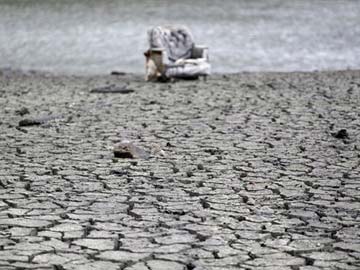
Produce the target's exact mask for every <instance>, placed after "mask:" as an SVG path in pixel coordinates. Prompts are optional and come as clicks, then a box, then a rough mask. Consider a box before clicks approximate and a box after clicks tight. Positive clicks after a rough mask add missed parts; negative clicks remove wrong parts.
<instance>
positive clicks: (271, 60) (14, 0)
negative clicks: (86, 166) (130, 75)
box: [0, 0, 360, 74]
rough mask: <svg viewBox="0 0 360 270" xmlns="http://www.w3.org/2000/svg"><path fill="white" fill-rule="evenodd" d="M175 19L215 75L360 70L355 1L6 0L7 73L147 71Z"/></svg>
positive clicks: (2, 43) (2, 38)
mask: <svg viewBox="0 0 360 270" xmlns="http://www.w3.org/2000/svg"><path fill="white" fill-rule="evenodd" d="M169 23H175V24H176V23H181V24H186V25H187V26H189V27H190V28H191V29H192V31H193V34H194V36H195V39H196V41H197V43H200V44H206V45H208V46H209V47H210V53H211V61H212V65H213V71H215V72H238V71H294V70H304V71H305V70H306V71H307V70H319V69H346V68H360V2H359V1H357V0H341V1H340V0H327V1H320V0H319V1H313V0H292V1H290V0H287V1H286V0H267V1H260V0H254V1H248V0H242V1H241V0H226V1H211V0H199V1H196V2H195V1H190V0H183V1H165V0H142V1H131V0H118V1H116V0H105V1H96V0H82V1H67V0H62V1H55V0H26V1H24V0H0V68H4V67H5V68H6V67H11V68H21V69H35V70H47V71H52V72H59V73H77V74H96V73H99V74H101V73H109V72H110V71H111V70H121V71H126V72H135V73H141V72H143V70H144V57H143V54H142V52H143V51H145V50H146V48H147V40H146V31H147V29H149V28H150V27H151V26H156V25H161V24H169Z"/></svg>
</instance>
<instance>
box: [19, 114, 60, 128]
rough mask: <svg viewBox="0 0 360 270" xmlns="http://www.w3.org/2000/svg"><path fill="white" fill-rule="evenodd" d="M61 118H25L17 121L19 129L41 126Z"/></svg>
mask: <svg viewBox="0 0 360 270" xmlns="http://www.w3.org/2000/svg"><path fill="white" fill-rule="evenodd" d="M60 118H62V117H61V116H45V117H38V118H25V119H23V120H20V121H19V127H26V126H39V125H41V124H45V123H47V122H49V121H51V120H55V119H60Z"/></svg>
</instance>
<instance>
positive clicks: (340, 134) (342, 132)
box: [331, 129, 349, 140]
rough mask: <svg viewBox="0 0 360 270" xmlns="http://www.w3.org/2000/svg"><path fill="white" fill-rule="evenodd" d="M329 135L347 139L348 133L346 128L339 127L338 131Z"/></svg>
mask: <svg viewBox="0 0 360 270" xmlns="http://www.w3.org/2000/svg"><path fill="white" fill-rule="evenodd" d="M331 135H332V136H333V137H334V138H336V139H342V140H344V139H349V134H348V132H347V130H346V129H340V130H339V131H338V132H335V133H331Z"/></svg>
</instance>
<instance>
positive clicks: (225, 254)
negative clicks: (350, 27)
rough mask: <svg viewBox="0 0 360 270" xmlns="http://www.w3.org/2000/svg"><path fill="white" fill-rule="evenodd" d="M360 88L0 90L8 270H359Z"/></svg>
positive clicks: (40, 84)
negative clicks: (38, 116) (32, 123)
mask: <svg viewBox="0 0 360 270" xmlns="http://www.w3.org/2000/svg"><path fill="white" fill-rule="evenodd" d="M359 78H360V71H346V72H316V73H306V72H303V73H296V72H295V73H257V74H248V73H246V74H245V73H244V74H237V75H226V78H225V79H223V78H222V76H220V75H214V76H213V77H211V78H210V79H209V80H208V81H207V82H206V83H205V82H203V81H202V80H201V81H196V82H194V81H178V82H176V83H175V84H156V83H154V84H148V83H145V82H143V79H142V78H141V77H140V76H139V77H137V76H132V75H129V74H125V75H123V76H122V77H121V81H122V83H124V84H126V83H127V82H130V83H131V85H132V86H134V89H137V90H136V94H133V95H131V98H128V97H129V96H123V95H121V94H114V95H111V94H108V95H107V94H104V95H102V94H91V93H90V92H89V91H81V89H91V88H92V87H93V86H94V85H111V84H114V85H119V80H120V78H119V77H117V76H110V75H108V76H94V77H85V78H84V77H61V76H59V77H54V76H41V75H34V74H32V75H28V76H25V75H21V76H20V75H12V76H11V75H9V76H6V77H4V76H3V77H1V75H0V91H2V90H3V91H2V92H1V101H2V102H3V103H4V104H5V105H4V106H0V112H1V116H2V117H1V122H2V125H1V134H0V149H1V158H0V269H6V270H8V269H9V270H11V269H44V270H45V269H49V270H50V269H63V270H85V269H93V270H101V269H108V270H113V269H114V270H115V269H116V270H118V269H124V270H136V269H144V270H160V269H181V270H189V269H193V270H227V269H242V270H244V269H248V270H255V269H262V270H270V269H284V270H285V269H286V270H295V269H296V270H320V269H322V270H323V269H344V270H345V269H346V270H355V269H359V265H360V253H359V250H360V246H359V240H358V239H359V237H360V235H359V215H360V212H359V209H360V204H359V202H360V197H359V190H360V183H359V181H358V179H357V178H358V175H360V166H359V154H360V153H359V149H358V148H359V145H358V143H357V142H358V141H359V139H360V137H359V136H360V134H359V132H358V130H360V126H359V120H358V118H357V117H356V116H357V115H360V108H359V100H360V91H358V90H359V86H360V79H359ZM29 85H31V91H29V90H28V89H29ZM169 86H171V87H169ZM350 87H353V91H352V93H351V98H349V94H348V93H347V89H349V88H350ZM19 89H23V91H22V92H23V93H22V94H21V95H17V94H18V93H19ZM324 93H325V95H324ZM14 96H16V98H14ZM39 97H41V98H39ZM310 97H311V98H310ZM329 97H331V99H329ZM309 98H310V99H311V102H310V103H309ZM189 100H191V102H188V101H189ZM329 102H333V103H334V104H335V102H336V106H329ZM230 103H231V104H230ZM24 104H26V107H28V108H34V113H35V112H43V113H49V115H52V114H51V113H54V115H65V116H66V117H65V119H68V120H64V121H56V122H54V125H51V126H50V128H42V127H44V126H42V127H41V128H35V129H34V128H23V129H24V130H25V129H26V131H27V132H19V129H16V127H15V128H14V123H17V122H18V121H19V120H20V119H21V118H22V117H23V118H29V119H32V118H31V117H30V116H29V115H25V116H20V115H19V114H17V113H14V111H15V110H16V109H19V108H20V109H21V108H22V107H24ZM230 105H231V106H230ZM50 112H51V113H50ZM319 115H321V117H319ZM67 116H69V118H67ZM19 118H20V119H19ZM142 123H146V128H144V126H145V125H142ZM51 124H52V122H51ZM55 124H56V125H55ZM331 124H332V125H331ZM40 125H41V123H40ZM330 125H331V127H332V130H330V132H331V133H334V135H335V136H337V135H336V134H337V133H338V132H339V130H337V129H336V127H339V126H341V127H346V133H344V134H341V132H340V138H339V140H342V141H344V142H348V141H349V140H350V139H351V142H354V143H351V144H350V143H341V144H337V143H334V140H336V139H334V137H332V136H329V134H330V133H324V131H326V130H327V131H329V126H330ZM45 126H46V125H45ZM184 134H186V137H185V136H184ZM119 137H120V138H127V139H128V141H125V145H122V147H120V151H119V155H120V158H119V157H114V156H115V155H116V154H115V151H114V153H112V152H111V150H112V149H111V150H110V152H109V142H114V141H116V140H117V139H118V138H119ZM349 137H350V139H349ZM342 141H340V142H342ZM122 143H124V142H122ZM329 146H331V147H329ZM332 146H333V147H332ZM305 148H306V149H305ZM139 149H140V150H139ZM114 150H115V147H114ZM161 150H163V151H164V152H165V154H166V155H163V154H161ZM113 155H114V156H113ZM121 157H126V158H121ZM149 157H151V158H149ZM134 158H136V159H134ZM189 176H190V177H189Z"/></svg>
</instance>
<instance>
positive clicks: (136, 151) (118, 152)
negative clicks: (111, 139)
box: [114, 140, 150, 159]
mask: <svg viewBox="0 0 360 270" xmlns="http://www.w3.org/2000/svg"><path fill="white" fill-rule="evenodd" d="M114 156H115V157H116V158H139V159H148V158H149V157H150V154H149V153H148V152H147V151H146V150H145V149H143V148H142V147H140V146H137V145H135V144H134V143H133V142H130V141H127V140H124V141H122V142H120V143H118V144H116V145H115V146H114Z"/></svg>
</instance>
